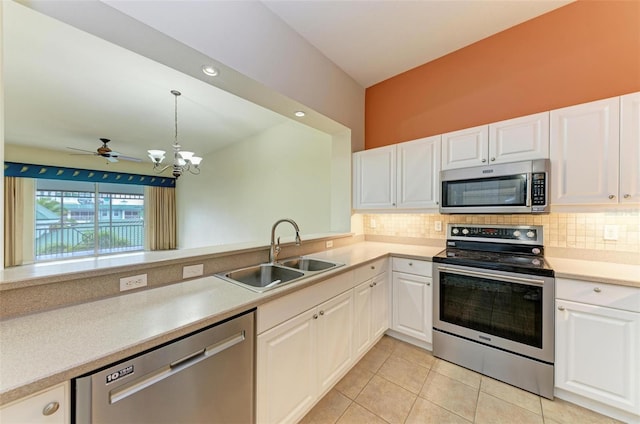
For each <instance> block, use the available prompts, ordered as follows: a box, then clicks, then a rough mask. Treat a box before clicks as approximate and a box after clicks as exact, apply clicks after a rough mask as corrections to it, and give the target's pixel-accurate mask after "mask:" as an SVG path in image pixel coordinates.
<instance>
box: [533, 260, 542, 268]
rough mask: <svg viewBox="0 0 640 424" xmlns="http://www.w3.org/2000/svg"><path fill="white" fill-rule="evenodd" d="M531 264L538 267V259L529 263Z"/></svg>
mask: <svg viewBox="0 0 640 424" xmlns="http://www.w3.org/2000/svg"><path fill="white" fill-rule="evenodd" d="M531 263H532V264H534V265H535V266H539V265H540V263H541V262H540V259H534V260H532V261H531Z"/></svg>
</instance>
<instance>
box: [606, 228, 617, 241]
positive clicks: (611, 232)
mask: <svg viewBox="0 0 640 424" xmlns="http://www.w3.org/2000/svg"><path fill="white" fill-rule="evenodd" d="M602 238H603V239H605V240H618V226H617V225H605V226H604V236H603V237H602Z"/></svg>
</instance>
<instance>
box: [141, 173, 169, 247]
mask: <svg viewBox="0 0 640 424" xmlns="http://www.w3.org/2000/svg"><path fill="white" fill-rule="evenodd" d="M145 197H146V201H145V204H146V205H147V206H146V209H147V231H145V233H146V238H147V245H148V248H149V250H170V249H175V248H176V246H177V230H176V191H175V189H174V188H173V187H152V186H147V187H146V193H145Z"/></svg>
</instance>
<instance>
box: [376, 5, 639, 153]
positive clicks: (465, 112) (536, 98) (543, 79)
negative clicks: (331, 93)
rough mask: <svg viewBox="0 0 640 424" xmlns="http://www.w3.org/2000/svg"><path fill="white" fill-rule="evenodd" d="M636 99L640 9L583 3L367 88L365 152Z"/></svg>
mask: <svg viewBox="0 0 640 424" xmlns="http://www.w3.org/2000/svg"><path fill="white" fill-rule="evenodd" d="M635 91H640V0H630V1H585V0H582V1H578V2H575V3H571V4H569V5H567V6H564V7H561V8H559V9H556V10H554V11H552V12H549V13H547V14H544V15H541V16H539V17H537V18H535V19H532V20H530V21H527V22H524V23H522V24H520V25H517V26H515V27H512V28H509V29H507V30H505V31H502V32H500V33H498V34H495V35H493V36H491V37H488V38H485V39H484V40H481V41H478V42H477V43H474V44H472V45H469V46H467V47H465V48H462V49H460V50H458V51H455V52H453V53H451V54H449V55H446V56H443V57H441V58H439V59H436V60H434V61H432V62H429V63H426V64H424V65H421V66H419V67H417V68H414V69H412V70H409V71H407V72H405V73H402V74H400V75H397V76H395V77H393V78H390V79H388V80H386V81H383V82H381V83H378V84H376V85H374V86H371V87H369V88H367V90H366V96H365V148H366V149H371V148H374V147H380V146H386V145H389V144H395V143H400V142H403V141H408V140H413V139H416V138H421V137H426V136H430V135H435V134H441V133H445V132H449V131H455V130H458V129H463V128H468V127H473V126H476V125H482V124H487V123H490V122H496V121H501V120H503V119H509V118H514V117H517V116H523V115H528V114H531V113H537V112H543V111H545V110H552V109H557V108H560V107H564V106H569V105H573V104H579V103H584V102H588V101H591V100H597V99H603V98H607V97H613V96H617V95H621V94H626V93H631V92H635Z"/></svg>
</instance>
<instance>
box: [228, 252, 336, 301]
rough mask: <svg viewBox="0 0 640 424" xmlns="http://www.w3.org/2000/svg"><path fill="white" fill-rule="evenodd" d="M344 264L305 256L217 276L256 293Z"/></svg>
mask: <svg viewBox="0 0 640 424" xmlns="http://www.w3.org/2000/svg"><path fill="white" fill-rule="evenodd" d="M342 265H344V264H341V263H337V262H332V261H327V260H325V259H316V258H310V257H305V256H299V257H296V258H290V259H285V260H283V261H279V262H276V263H267V264H260V265H254V266H250V267H247V268H241V269H237V270H234V271H229V272H223V273H220V274H216V276H218V277H221V278H223V279H225V280H227V281H230V282H232V283H234V284H238V285H240V286H242V287H245V288H248V289H249V290H253V291H256V292H264V291H267V290H270V289H274V288H276V287H280V286H282V285H284V284H288V283H292V282H294V281H298V280H300V279H301V278H305V277H310V276H312V275H316V274H318V273H320V272H324V271H329V270H330V269H333V268H337V267H339V266H342Z"/></svg>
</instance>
